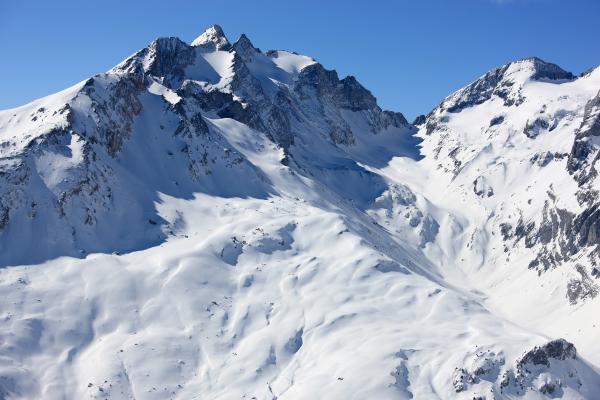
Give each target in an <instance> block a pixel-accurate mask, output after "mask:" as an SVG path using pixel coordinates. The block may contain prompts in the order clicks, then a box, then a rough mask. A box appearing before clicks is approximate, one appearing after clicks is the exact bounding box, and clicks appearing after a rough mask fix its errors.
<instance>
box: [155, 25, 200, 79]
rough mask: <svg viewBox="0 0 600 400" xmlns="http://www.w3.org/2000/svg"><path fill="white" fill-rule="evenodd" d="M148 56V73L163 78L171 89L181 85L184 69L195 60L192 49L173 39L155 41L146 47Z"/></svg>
mask: <svg viewBox="0 0 600 400" xmlns="http://www.w3.org/2000/svg"><path fill="white" fill-rule="evenodd" d="M148 56H149V57H150V60H151V61H150V65H149V67H148V73H150V74H151V75H154V76H160V77H164V78H165V82H166V83H169V84H170V87H171V88H175V87H177V86H178V85H179V84H180V83H181V81H182V80H183V78H184V75H185V68H186V67H187V66H188V65H190V64H192V63H193V62H194V59H195V53H194V49H193V48H192V47H191V46H189V45H188V44H187V43H185V42H183V41H181V40H180V39H178V38H175V37H170V38H159V39H156V40H155V41H154V42H152V43H151V44H150V46H149V47H148Z"/></svg>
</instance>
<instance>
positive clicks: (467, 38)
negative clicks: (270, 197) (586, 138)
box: [0, 0, 600, 119]
mask: <svg viewBox="0 0 600 400" xmlns="http://www.w3.org/2000/svg"><path fill="white" fill-rule="evenodd" d="M598 16H600V1H599V0H568V1H567V0H418V1H417V0H410V1H404V0H395V1H394V0H388V1H383V0H368V1H358V0H339V1H338V0H302V1H300V0H296V1H293V2H292V1H287V0H278V1H274V0H221V1H220V0H212V1H204V0H196V1H191V0H190V1H183V0H169V1H164V0H163V1H157V0H145V1H127V0H102V1H81V0H77V1H75V0H73V1H69V0H64V1H61V0H55V1H47V0H44V1H42V0H39V1H30V0H20V1H2V0H0V57H1V58H0V109H7V108H13V107H17V106H19V105H23V104H25V103H27V102H29V101H32V100H34V99H36V98H39V97H43V96H46V95H48V94H52V93H55V92H57V91H60V90H62V89H64V88H66V87H68V86H71V85H73V84H75V83H77V82H79V81H81V80H84V79H86V78H88V77H90V76H92V75H95V74H97V73H101V72H104V71H106V70H108V69H110V68H111V67H112V66H114V65H116V64H118V63H119V62H120V61H122V60H123V59H125V58H126V57H127V56H129V55H131V54H133V53H134V52H136V51H137V50H139V49H141V48H143V47H145V46H146V45H147V44H148V43H149V42H151V41H152V40H153V39H154V38H156V37H160V36H177V37H179V38H181V39H183V40H185V41H188V42H191V41H192V40H193V39H194V38H195V37H196V36H198V35H200V34H201V33H202V32H203V31H204V30H205V29H206V28H207V27H208V26H210V25H212V24H219V25H221V26H222V27H223V29H224V31H225V33H226V35H227V36H228V38H229V40H230V41H231V42H233V41H235V40H236V39H237V38H238V37H239V35H240V34H241V33H246V35H247V36H248V37H249V38H250V39H251V40H252V42H253V44H254V45H255V46H256V47H259V48H260V49H262V50H269V49H285V50H291V51H296V52H299V53H301V54H306V55H309V56H312V57H313V58H315V59H317V60H318V61H319V62H321V63H322V64H323V65H324V66H325V67H326V68H330V69H335V70H337V71H338V73H339V74H340V76H341V77H342V76H345V75H354V76H355V77H356V78H357V79H358V80H359V81H360V82H361V83H362V84H363V85H364V86H365V87H367V88H368V89H369V90H370V91H371V92H372V93H373V94H374V95H375V96H376V97H377V99H378V101H379V104H380V105H381V106H382V108H384V109H390V110H394V111H400V112H403V113H404V114H405V115H406V116H407V118H409V119H412V118H414V117H415V116H417V115H419V114H426V113H428V112H429V111H430V110H431V109H432V108H434V107H435V106H436V105H437V104H438V103H439V102H440V101H441V100H442V99H443V98H444V97H445V96H447V95H449V94H451V93H452V92H454V91H455V90H457V89H459V88H461V87H462V86H464V85H466V84H468V83H469V82H471V81H473V80H474V79H477V78H478V77H479V76H480V75H482V74H484V73H485V72H486V71H488V70H489V69H491V68H493V67H496V66H499V65H502V64H505V63H507V62H510V61H513V60H517V59H520V58H524V57H529V56H538V57H540V58H542V59H544V60H546V61H549V62H554V63H556V64H559V65H560V66H561V67H563V68H564V69H566V70H568V71H571V72H573V73H575V74H579V73H581V72H583V71H585V70H587V69H589V68H591V67H595V66H598V65H600V41H599V40H598V38H599V36H598Z"/></svg>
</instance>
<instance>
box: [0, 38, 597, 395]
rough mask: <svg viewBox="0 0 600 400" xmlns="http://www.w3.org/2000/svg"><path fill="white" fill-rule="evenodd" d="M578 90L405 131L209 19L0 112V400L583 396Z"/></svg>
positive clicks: (593, 100) (493, 94)
mask: <svg viewBox="0 0 600 400" xmlns="http://www.w3.org/2000/svg"><path fill="white" fill-rule="evenodd" d="M599 91H600V69H595V70H591V71H590V72H588V73H586V74H584V75H582V76H580V77H574V76H573V75H572V74H570V73H568V72H565V71H563V70H562V69H561V68H560V67H558V66H556V65H553V64H549V63H546V62H544V61H542V60H539V59H537V58H531V59H525V60H520V61H517V62H514V63H511V64H508V65H505V66H502V67H500V68H497V69H494V70H492V71H490V72H488V73H487V74H486V75H484V76H483V77H481V78H480V79H479V80H477V81H476V82H474V83H472V84H470V85H468V86H467V87H465V88H463V89H461V90H459V91H458V92H456V93H454V94H452V95H451V96H449V97H448V98H446V99H445V100H444V101H443V102H442V103H441V104H440V105H439V106H438V107H437V108H436V109H435V110H433V111H432V112H431V113H429V115H427V116H423V117H420V118H418V119H417V120H416V121H415V125H413V124H410V123H408V122H407V121H406V119H405V118H404V117H403V116H402V114H400V113H396V112H391V111H384V110H382V109H381V108H380V107H379V106H378V105H377V102H376V99H375V98H374V96H373V95H372V94H371V93H370V92H369V91H368V90H367V89H366V88H364V87H363V86H362V85H360V83H358V82H357V80H356V79H355V78H354V77H351V76H349V77H345V78H340V77H339V76H338V74H337V73H336V72H335V71H332V70H328V69H326V68H325V67H323V66H322V65H321V64H319V63H318V62H317V61H315V60H314V59H312V58H310V57H306V56H302V55H299V54H296V53H292V52H287V51H267V52H263V51H261V50H259V49H258V48H256V47H255V46H254V45H253V44H252V43H251V41H250V40H249V39H248V38H247V37H246V36H245V35H242V36H241V37H240V38H239V39H238V40H237V41H236V42H235V43H233V44H231V43H230V42H229V40H228V39H227V38H226V37H225V35H224V33H223V31H222V29H221V28H220V27H218V26H213V27H211V28H209V29H208V30H207V31H206V32H204V33H203V34H202V35H200V36H199V37H198V38H197V39H195V40H194V41H193V42H192V43H191V44H187V43H185V42H183V41H181V40H179V39H177V38H159V39H157V40H155V41H153V42H152V43H150V44H149V45H148V47H146V48H144V49H142V50H140V51H139V52H137V53H136V54H134V55H132V56H131V57H129V58H128V59H126V60H125V61H123V62H122V63H121V64H119V65H117V66H116V67H114V68H113V69H111V70H110V71H108V72H107V73H104V74H100V75H97V76H94V77H92V78H90V79H88V80H86V81H85V82H81V83H79V84H77V85H75V86H73V87H71V88H69V89H67V90H65V91H63V92H60V93H57V94H55V95H51V96H48V97H46V98H43V99H40V100H37V101H34V102H32V103H30V104H27V105H25V106H23V107H20V108H16V109H12V110H5V111H0V181H1V182H2V184H1V185H0V249H1V251H0V267H1V269H0V295H1V296H2V298H3V299H4V301H3V302H2V303H1V306H0V317H1V321H2V322H1V323H0V360H1V362H0V398H6V399H21V398H27V399H29V398H44V399H64V398H68V399H71V398H73V399H80V398H110V399H121V398H123V399H134V398H135V399H166V398H174V399H175V398H176V399H253V398H254V399H276V398H277V399H307V398H314V399H338V398H344V399H345V398H348V399H374V398H377V399H409V398H414V399H436V398H439V399H473V398H477V399H514V398H523V399H542V398H565V399H593V398H595V396H596V395H597V394H598V393H600V374H599V371H600V370H599V369H598V368H599V367H600V346H599V345H598V344H597V341H596V340H595V339H596V337H598V334H597V332H598V329H600V314H599V313H598V312H596V311H597V310H598V307H599V306H600V303H599V301H600V300H598V297H597V294H598V283H597V278H599V277H600V269H598V268H600V267H598V268H597V267H596V265H597V263H598V259H599V251H598V248H599V247H598V245H599V244H600V235H599V233H600V232H598V229H599V228H598V222H597V220H598V215H599V214H598V211H597V209H598V207H599V195H598V191H597V189H595V188H597V187H599V184H598V182H597V175H598V174H597V172H596V169H595V163H596V160H597V159H598V157H600V156H599V154H600V151H599V150H600V142H598V141H597V140H595V139H594V138H595V137H596V136H599V135H600V92H599ZM596 325H598V327H596Z"/></svg>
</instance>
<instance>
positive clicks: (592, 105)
mask: <svg viewBox="0 0 600 400" xmlns="http://www.w3.org/2000/svg"><path fill="white" fill-rule="evenodd" d="M598 136H600V92H598V94H597V95H596V97H594V98H593V99H591V100H590V101H589V102H588V103H587V104H586V106H585V110H584V116H583V122H582V123H581V126H580V127H579V129H578V130H577V133H576V136H575V141H574V142H573V147H572V148H571V154H570V155H569V160H568V162H567V169H568V171H569V172H570V173H571V174H572V175H573V176H574V177H575V179H576V180H577V182H578V183H579V185H585V184H586V183H588V182H590V181H592V180H593V179H594V178H596V177H597V176H598V171H597V169H596V163H597V161H598V158H599V157H600V156H599V149H600V143H594V138H596V137H598Z"/></svg>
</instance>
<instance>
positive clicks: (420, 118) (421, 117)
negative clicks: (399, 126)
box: [412, 114, 427, 126]
mask: <svg viewBox="0 0 600 400" xmlns="http://www.w3.org/2000/svg"><path fill="white" fill-rule="evenodd" d="M426 121H427V117H426V116H425V115H423V114H421V115H418V116H417V117H416V118H415V120H414V121H413V122H412V124H413V125H415V126H418V125H423V124H424V123H425V122H426Z"/></svg>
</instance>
